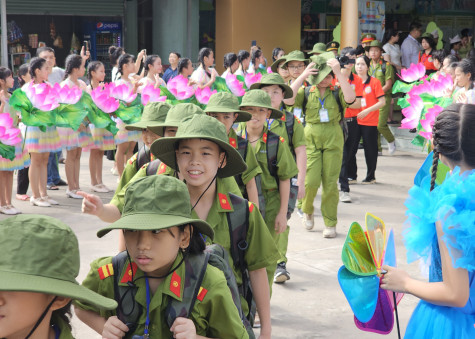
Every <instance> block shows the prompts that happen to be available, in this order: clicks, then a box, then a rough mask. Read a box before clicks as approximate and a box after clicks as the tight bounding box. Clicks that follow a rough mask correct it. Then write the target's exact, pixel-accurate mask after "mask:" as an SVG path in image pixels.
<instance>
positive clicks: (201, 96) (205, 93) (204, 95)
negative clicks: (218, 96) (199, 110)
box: [195, 87, 218, 105]
mask: <svg viewBox="0 0 475 339" xmlns="http://www.w3.org/2000/svg"><path fill="white" fill-rule="evenodd" d="M215 93H218V91H216V90H214V91H211V89H210V88H209V87H205V88H203V89H201V88H199V87H197V88H196V91H195V97H196V100H198V102H199V103H200V104H203V105H207V104H208V101H209V98H210V97H211V96H212V95H213V94H215Z"/></svg>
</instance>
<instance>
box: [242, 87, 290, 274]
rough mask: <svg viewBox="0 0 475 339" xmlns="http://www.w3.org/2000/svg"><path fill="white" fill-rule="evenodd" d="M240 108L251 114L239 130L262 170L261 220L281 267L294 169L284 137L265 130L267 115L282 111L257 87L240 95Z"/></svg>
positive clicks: (280, 115) (269, 117)
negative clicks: (241, 97) (262, 207)
mask: <svg viewBox="0 0 475 339" xmlns="http://www.w3.org/2000/svg"><path fill="white" fill-rule="evenodd" d="M241 108H242V109H243V110H245V111H248V112H249V113H251V114H252V119H251V120H250V121H248V122H247V123H246V128H244V129H243V130H242V131H240V133H241V136H243V137H245V138H246V139H247V140H248V141H249V143H250V144H251V145H252V147H253V151H254V153H255V154H256V157H257V161H258V162H259V166H260V167H261V170H262V175H261V177H262V180H261V189H262V195H263V196H264V201H265V210H264V211H265V213H264V220H265V221H266V225H267V227H268V229H269V231H270V233H271V234H272V236H273V238H274V241H275V243H276V245H277V248H278V250H279V255H280V258H279V259H278V260H277V262H276V263H275V264H277V263H282V262H283V263H284V265H283V266H284V267H283V268H284V269H285V254H286V252H287V243H288V235H289V231H288V226H287V213H288V203H289V196H290V179H291V178H292V177H294V176H295V175H297V173H298V169H297V165H296V164H295V160H294V158H293V156H292V153H291V152H290V149H289V146H288V144H287V142H286V141H285V139H284V138H283V137H281V136H279V135H277V134H275V133H273V132H271V131H269V129H268V125H267V119H280V118H281V117H282V116H283V113H282V112H281V111H279V110H278V109H275V108H273V107H272V104H271V98H270V96H269V95H268V94H267V93H266V92H264V91H263V90H260V89H253V90H250V91H249V92H247V93H246V94H245V95H244V97H243V99H242V103H241ZM261 210H262V209H261ZM281 238H283V239H282V240H281ZM281 266H282V265H281ZM273 271H274V268H273V269H272V270H268V272H267V273H268V278H269V281H270V282H272V281H273V279H274V272H273Z"/></svg>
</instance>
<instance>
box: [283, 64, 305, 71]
mask: <svg viewBox="0 0 475 339" xmlns="http://www.w3.org/2000/svg"><path fill="white" fill-rule="evenodd" d="M287 68H288V69H290V70H292V71H298V70H301V69H304V68H305V65H300V66H287Z"/></svg>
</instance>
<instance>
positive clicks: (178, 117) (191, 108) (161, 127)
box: [149, 104, 205, 137]
mask: <svg viewBox="0 0 475 339" xmlns="http://www.w3.org/2000/svg"><path fill="white" fill-rule="evenodd" d="M194 114H205V112H203V110H202V109H201V108H200V107H198V106H197V105H195V104H177V105H175V106H172V108H170V110H169V111H168V114H167V117H166V119H165V121H164V122H161V123H159V124H156V125H155V126H149V129H150V130H151V131H152V132H153V133H155V134H157V135H159V136H161V137H163V136H164V134H165V127H177V128H178V126H180V123H181V122H182V121H183V120H184V119H186V118H188V117H190V116H192V115H194Z"/></svg>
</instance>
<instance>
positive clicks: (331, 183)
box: [289, 52, 356, 238]
mask: <svg viewBox="0 0 475 339" xmlns="http://www.w3.org/2000/svg"><path fill="white" fill-rule="evenodd" d="M311 60H312V63H310V65H309V66H308V67H307V68H306V69H305V71H304V72H303V73H302V75H301V76H300V77H299V78H298V79H297V80H296V81H295V82H294V83H293V84H292V86H291V87H292V90H293V91H294V98H292V99H289V100H293V99H295V96H296V94H295V93H296V92H297V91H300V92H301V93H302V92H303V93H304V97H305V98H306V103H305V105H304V106H305V116H306V119H307V125H306V126H305V137H306V140H307V175H306V179H305V197H304V199H303V201H302V211H303V212H304V225H305V227H306V228H307V230H311V229H313V227H314V217H313V212H314V207H313V202H314V199H315V196H316V195H317V192H318V189H319V187H320V185H322V187H323V193H322V202H321V212H322V215H323V219H324V222H325V229H324V230H323V237H325V238H334V237H335V236H336V224H337V222H338V218H337V210H338V202H339V192H338V186H337V180H338V177H339V173H340V169H341V163H342V156H343V144H344V137H343V131H342V127H343V125H342V126H340V121H341V119H342V114H344V112H341V110H344V109H345V108H346V107H348V106H349V105H351V104H352V103H353V102H354V101H355V100H356V94H355V91H354V89H352V87H351V86H350V84H349V83H348V80H347V78H345V77H344V76H343V75H342V73H341V70H340V63H339V62H338V60H336V58H335V56H334V54H333V53H332V52H326V53H323V54H320V55H318V56H313V57H311ZM334 76H335V77H336V79H337V81H338V82H339V84H340V87H339V89H337V90H335V89H333V88H331V84H332V81H333V77H334ZM307 77H310V78H309V81H310V83H312V86H308V87H306V88H305V89H301V88H300V86H301V84H302V83H303V81H304V80H305V79H306V78H307ZM340 106H341V108H340Z"/></svg>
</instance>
